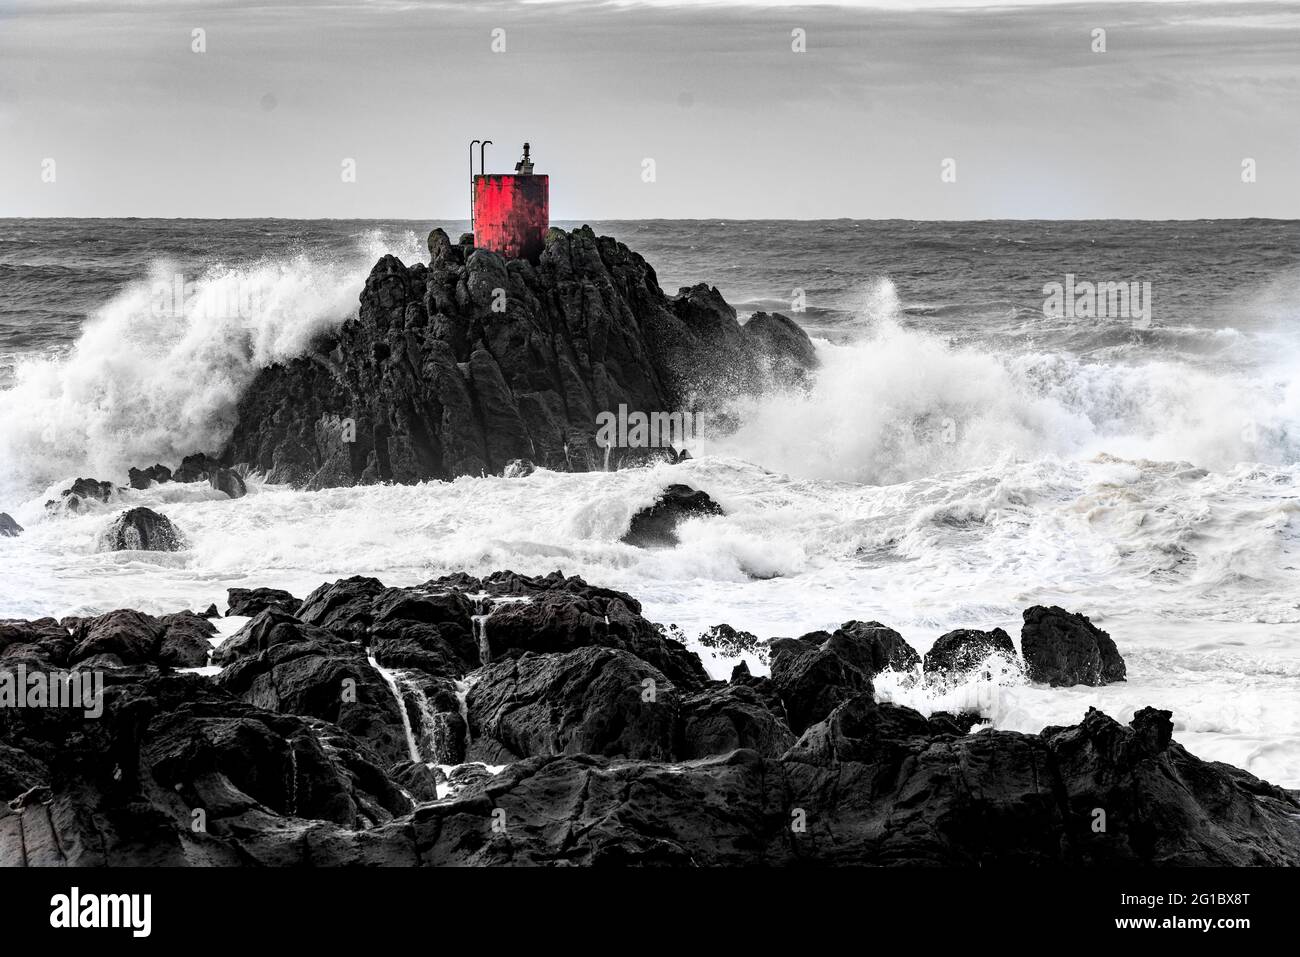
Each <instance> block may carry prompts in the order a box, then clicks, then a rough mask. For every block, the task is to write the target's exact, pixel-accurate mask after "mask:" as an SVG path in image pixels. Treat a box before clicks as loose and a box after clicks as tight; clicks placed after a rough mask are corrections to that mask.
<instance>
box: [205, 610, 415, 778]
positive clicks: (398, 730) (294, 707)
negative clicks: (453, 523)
mask: <svg viewBox="0 0 1300 957" xmlns="http://www.w3.org/2000/svg"><path fill="white" fill-rule="evenodd" d="M213 662H214V663H215V664H219V665H224V666H225V667H224V668H223V669H222V672H221V674H219V675H218V676H217V678H216V684H217V686H218V687H220V688H222V689H224V690H226V691H228V692H230V693H231V694H232V695H234V696H236V697H238V698H241V699H242V700H244V701H247V702H248V703H249V704H253V705H256V706H257V707H259V708H265V709H267V710H269V711H275V712H278V713H281V714H296V715H305V716H310V717H314V718H320V719H323V720H325V721H329V722H331V723H332V724H336V725H338V726H339V727H340V728H342V729H343V730H345V731H347V732H349V733H350V734H352V735H353V736H355V737H356V738H358V739H360V740H363V741H366V742H368V743H369V744H370V746H371V747H372V748H373V749H374V751H375V753H376V754H379V755H381V756H382V757H383V758H384V759H385V761H386V762H387V763H388V764H391V763H394V762H397V761H402V760H406V759H408V758H409V757H410V751H409V745H408V742H407V738H406V734H405V731H404V725H403V721H402V714H401V712H400V711H399V710H398V704H397V701H396V699H395V697H394V696H393V692H392V690H391V689H390V688H389V686H388V684H387V682H386V681H385V680H384V678H383V676H382V675H380V673H379V672H378V671H376V670H375V669H374V668H373V667H371V665H370V663H369V662H368V661H367V660H366V655H365V652H364V651H362V649H361V648H360V647H359V646H358V645H356V644H354V643H352V642H350V641H348V640H346V639H344V638H341V637H339V636H337V635H335V634H333V633H331V632H329V631H326V630H325V629H323V628H317V627H315V626H314V625H308V624H304V623H303V622H301V621H299V620H298V619H296V618H294V617H293V616H292V615H288V614H285V613H284V612H281V611H277V610H275V609H273V608H270V609H267V610H266V611H263V612H261V613H260V614H259V615H258V616H257V617H255V618H253V619H252V620H251V621H249V622H248V624H246V625H245V626H244V627H243V628H241V629H240V630H239V632H237V633H236V634H235V635H234V636H232V637H231V638H228V639H227V640H226V641H225V642H224V643H223V644H222V645H221V646H220V647H219V648H218V649H217V651H216V652H215V653H214V655H213Z"/></svg>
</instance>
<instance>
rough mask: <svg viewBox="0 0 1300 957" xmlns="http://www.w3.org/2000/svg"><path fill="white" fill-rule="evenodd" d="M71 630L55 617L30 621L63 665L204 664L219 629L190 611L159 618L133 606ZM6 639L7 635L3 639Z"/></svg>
mask: <svg viewBox="0 0 1300 957" xmlns="http://www.w3.org/2000/svg"><path fill="white" fill-rule="evenodd" d="M70 624H71V625H72V627H71V634H69V633H68V631H67V630H65V629H64V627H63V626H62V625H58V624H55V623H54V621H53V619H44V620H43V621H40V622H30V623H27V625H28V628H29V629H30V631H31V633H34V634H35V635H39V636H40V637H39V638H38V639H37V641H36V642H35V643H36V644H38V645H39V646H40V647H41V648H42V649H43V652H44V653H45V654H46V655H47V657H48V658H49V660H50V661H51V662H53V663H54V664H57V665H60V666H62V665H64V664H69V665H78V666H80V667H83V668H84V667H91V666H93V665H96V664H103V665H110V666H113V667H121V666H128V667H129V666H133V665H159V666H165V667H170V668H198V667H202V666H203V665H205V664H207V660H208V652H209V651H210V650H211V647H212V645H211V643H210V642H209V641H208V638H209V637H210V636H212V635H214V634H216V631H217V630H216V628H214V627H213V626H212V623H211V622H209V621H207V620H206V619H204V618H200V617H199V616H198V615H196V614H194V613H193V612H189V611H185V612H179V613H177V614H173V615H163V616H162V617H161V618H155V617H154V616H152V615H146V614H144V613H142V612H138V611H132V610H131V609H128V608H122V609H118V610H117V611H110V612H108V613H107V614H104V615H97V616H95V617H92V618H80V619H77V620H76V621H75V622H71V623H70ZM0 641H3V638H0Z"/></svg>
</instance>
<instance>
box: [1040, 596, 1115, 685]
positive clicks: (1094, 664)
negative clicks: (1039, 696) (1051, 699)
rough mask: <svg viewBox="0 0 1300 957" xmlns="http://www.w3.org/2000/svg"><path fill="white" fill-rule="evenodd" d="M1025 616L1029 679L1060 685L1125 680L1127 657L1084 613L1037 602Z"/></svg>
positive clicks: (1107, 682) (1098, 683)
mask: <svg viewBox="0 0 1300 957" xmlns="http://www.w3.org/2000/svg"><path fill="white" fill-rule="evenodd" d="M1024 619H1025V623H1024V626H1023V627H1022V628H1021V630H1020V651H1021V654H1022V655H1023V656H1024V659H1025V671H1026V674H1027V675H1028V677H1029V680H1030V681H1041V682H1045V683H1047V684H1050V685H1052V686H1053V687H1060V686H1063V685H1104V684H1109V683H1111V682H1113V681H1123V680H1124V676H1125V672H1126V669H1125V666H1124V659H1123V657H1122V656H1121V655H1120V653H1119V649H1118V648H1116V647H1115V642H1113V641H1112V640H1111V637H1110V635H1108V634H1106V632H1104V631H1102V630H1101V629H1100V628H1098V627H1097V626H1096V625H1094V624H1093V623H1092V622H1091V621H1089V620H1088V618H1087V617H1085V616H1084V615H1076V614H1072V613H1070V612H1068V611H1066V610H1065V609H1064V608H1059V607H1057V606H1056V605H1053V606H1051V607H1050V608H1045V607H1043V606H1042V605H1035V606H1034V607H1033V608H1027V609H1025V612H1024Z"/></svg>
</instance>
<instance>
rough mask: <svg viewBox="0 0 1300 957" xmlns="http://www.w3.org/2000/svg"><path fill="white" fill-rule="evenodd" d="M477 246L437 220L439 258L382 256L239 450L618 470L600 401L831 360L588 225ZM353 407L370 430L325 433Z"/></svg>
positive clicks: (299, 459)
mask: <svg viewBox="0 0 1300 957" xmlns="http://www.w3.org/2000/svg"><path fill="white" fill-rule="evenodd" d="M472 245H473V244H472V239H471V240H470V241H469V242H468V243H460V244H457V245H456V246H452V245H451V244H450V243H448V242H447V241H446V237H445V236H444V235H443V234H441V233H439V232H438V231H437V230H435V231H433V232H432V233H431V234H430V237H429V250H430V256H431V261H430V262H429V264H428V265H427V266H426V265H425V264H424V263H417V264H415V265H414V266H410V267H408V266H406V265H405V264H403V263H402V262H401V261H399V260H398V259H396V258H395V257H393V256H385V257H383V258H382V259H381V260H380V261H379V262H378V263H376V265H375V267H374V269H373V270H372V271H371V274H370V276H369V277H368V278H367V280H366V283H365V288H364V289H363V291H362V293H361V304H360V309H359V312H358V315H357V318H356V319H354V320H350V321H349V322H347V323H345V324H344V325H343V327H342V328H341V329H340V330H339V332H338V333H337V334H336V335H334V336H332V337H328V338H324V339H322V340H321V341H320V342H319V343H318V344H317V346H316V347H315V349H314V351H313V352H312V353H311V354H310V355H307V356H304V357H301V358H298V359H294V360H292V361H290V362H287V363H284V364H281V365H276V366H272V367H270V368H267V369H264V370H262V372H260V373H259V374H258V376H257V379H256V380H255V381H254V383H253V384H252V386H251V387H250V388H249V389H248V390H247V392H246V393H245V396H244V398H243V400H242V401H241V403H240V407H239V410H238V422H237V425H236V428H235V430H234V434H233V436H232V438H231V441H230V444H229V446H228V448H227V449H226V451H225V453H223V457H222V458H223V460H224V461H227V462H235V463H243V464H246V465H247V466H248V467H249V468H251V469H253V470H256V471H259V472H263V473H266V474H267V475H268V476H269V477H270V480H271V481H273V482H289V483H292V484H297V485H305V484H307V483H309V482H310V483H311V484H312V486H313V487H318V488H323V487H331V486H339V485H352V484H358V483H369V482H389V481H391V482H401V483H412V482H419V481H424V480H428V479H450V478H454V477H456V476H458V475H480V474H502V473H503V471H504V470H505V469H506V467H507V466H508V465H509V464H510V463H511V462H513V461H514V460H528V461H531V462H534V463H536V464H537V465H538V466H542V467H545V468H549V469H558V470H579V471H580V470H588V469H594V468H603V467H604V465H605V455H604V451H605V450H604V449H602V448H601V447H599V446H598V444H597V442H596V434H597V431H598V424H597V420H596V417H597V414H598V413H599V412H601V411H609V410H614V409H617V408H618V407H619V406H620V405H626V406H627V407H628V408H629V409H632V410H635V411H639V412H643V413H646V414H650V413H654V412H674V411H679V410H681V409H682V407H683V406H684V404H685V403H686V401H687V400H688V398H689V397H690V396H691V395H692V394H697V393H699V391H700V390H701V389H703V388H704V387H705V386H708V387H709V388H710V389H712V390H713V391H714V392H715V393H716V394H717V395H719V396H722V397H725V396H729V395H735V394H739V393H743V392H754V391H758V390H761V389H762V388H764V387H765V386H766V385H767V384H768V383H771V382H778V381H781V380H783V379H786V378H788V377H789V375H790V369H799V368H803V367H805V366H807V365H808V364H809V363H811V362H813V361H815V355H814V353H813V352H812V351H810V349H811V346H810V342H809V340H808V338H807V336H806V335H804V334H803V333H802V331H800V330H799V329H798V327H797V326H796V325H794V324H793V323H788V320H780V319H778V318H777V317H772V318H771V319H770V320H769V319H764V320H760V321H759V323H758V324H757V325H754V323H753V321H752V320H751V324H750V325H751V326H752V328H749V327H744V328H742V327H741V326H740V324H739V323H738V322H737V321H736V315H735V310H733V309H732V308H731V307H730V306H728V305H727V304H726V302H725V301H724V300H723V299H722V297H721V295H720V294H719V293H718V291H717V290H716V289H712V288H710V287H708V286H697V287H693V288H691V289H689V290H683V291H682V292H680V293H679V294H678V295H677V296H674V297H669V296H666V295H665V294H664V293H663V291H662V290H661V289H660V288H659V284H658V279H657V277H656V275H655V273H654V270H653V269H652V268H651V267H650V266H649V265H648V264H647V263H646V262H645V260H644V259H642V258H641V257H640V256H638V255H637V254H636V253H634V252H632V251H631V250H630V249H628V248H627V247H626V246H624V245H622V244H621V243H618V242H616V241H615V240H613V239H611V238H608V237H601V238H599V239H598V238H597V237H596V235H595V234H594V233H593V232H592V231H591V230H590V229H588V228H586V227H583V228H582V229H577V230H574V231H573V232H572V233H565V232H564V231H562V230H551V231H550V232H549V233H548V237H547V240H546V248H545V249H544V251H543V252H542V254H541V256H540V258H539V260H538V262H537V263H536V264H534V263H530V262H527V261H522V260H510V261H507V260H505V259H503V258H502V257H500V256H498V255H496V254H495V253H492V252H490V251H488V250H483V249H478V250H475V249H473V248H472ZM496 290H504V292H505V297H504V302H505V306H506V308H505V311H504V312H501V311H499V303H500V302H501V301H502V300H501V297H500V295H499V294H498V293H497V292H496ZM494 304H495V305H497V306H498V308H497V309H494ZM805 371H806V370H805ZM342 419H348V420H350V421H351V422H352V423H353V424H354V426H355V430H354V432H355V434H354V436H353V438H354V441H352V442H347V443H344V442H341V441H340V440H339V439H338V437H337V435H336V434H335V432H334V431H333V430H332V429H330V428H322V427H323V426H325V425H327V424H328V423H331V422H335V421H340V420H342ZM623 451H624V450H620V453H622V452H623ZM630 451H635V450H630ZM627 457H628V458H629V459H638V460H639V457H638V456H631V455H629V456H627ZM622 458H623V456H622V454H620V458H619V461H621V460H622ZM187 461H188V460H187ZM613 464H619V462H615V463H613Z"/></svg>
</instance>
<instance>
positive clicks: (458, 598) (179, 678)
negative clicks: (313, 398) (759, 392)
mask: <svg viewBox="0 0 1300 957" xmlns="http://www.w3.org/2000/svg"><path fill="white" fill-rule="evenodd" d="M257 591H260V592H261V594H260V595H258V596H257V597H258V598H260V599H274V598H275V597H276V596H275V595H274V593H272V592H270V591H268V590H254V591H250V592H248V593H247V594H246V596H245V597H248V598H249V599H250V600H253V596H254V592H257ZM289 597H292V596H289ZM285 603H286V602H275V601H270V600H268V601H267V602H266V604H265V607H263V608H262V610H261V611H259V612H258V614H257V615H256V616H255V617H254V618H252V619H251V620H250V621H249V622H248V624H247V625H246V626H245V628H244V629H242V630H241V631H240V632H239V633H238V634H237V635H235V636H233V637H232V638H230V639H227V640H226V641H225V642H224V643H223V644H222V646H221V647H220V649H219V651H218V652H217V654H216V663H217V664H220V665H223V670H222V672H221V673H220V675H218V676H216V677H215V678H207V677H202V676H199V675H193V674H188V675H180V674H175V673H169V671H168V669H169V668H171V667H175V666H177V665H178V664H179V663H181V662H183V661H186V660H190V659H189V658H188V657H187V656H189V655H191V654H192V653H193V652H196V651H197V650H199V649H200V646H201V645H203V644H208V643H210V640H209V639H210V637H211V635H212V625H211V623H210V622H208V621H207V620H206V619H204V618H201V617H199V616H197V615H194V614H193V613H190V612H184V613H180V614H177V615H169V616H164V617H162V618H155V617H152V616H148V615H142V614H140V613H139V612H135V611H130V610H121V611H117V612H112V613H110V614H108V615H102V616H97V617H95V618H83V619H66V620H64V621H63V622H55V621H53V620H52V619H43V620H39V621H32V622H13V621H9V622H0V691H2V690H3V688H4V687H5V681H6V680H7V677H8V676H11V675H12V674H13V673H14V672H15V669H19V668H22V669H27V670H28V671H30V670H31V669H34V668H40V669H43V670H45V671H46V672H59V671H61V670H63V669H68V668H71V669H72V673H74V674H76V673H85V672H86V671H87V670H88V669H92V668H93V669H94V670H95V672H96V673H97V674H100V675H102V677H103V680H104V688H103V697H102V704H103V713H102V716H101V717H99V718H97V719H88V718H87V717H86V716H85V715H84V714H82V712H80V711H77V710H75V709H67V708H30V709H29V708H22V707H5V708H0V866H4V865H42V864H74V865H76V864H81V865H96V866H105V865H111V866H130V865H140V866H162V865H177V864H202V865H210V864H226V865H231V864H262V865H315V866H337V865H376V864H380V865H400V866H414V865H430V866H440V865H458V864H469V865H480V864H660V865H681V866H708V865H744V866H756V865H795V864H828V865H845V864H857V865H892V864H902V865H921V864H926V865H930V864H933V865H961V866H971V867H976V866H993V865H1003V866H1005V865H1007V864H1012V865H1022V866H1047V865H1056V866H1087V865H1100V866H1110V865H1124V864H1139V865H1179V866H1190V865H1225V866H1245V865H1266V864H1267V865H1292V866H1297V865H1300V801H1297V796H1296V795H1295V794H1292V793H1289V792H1287V791H1284V790H1282V789H1280V788H1276V787H1273V786H1272V785H1269V784H1267V783H1266V782H1264V781H1261V780H1259V779H1258V778H1255V777H1254V776H1252V775H1250V774H1248V773H1246V772H1244V771H1239V770H1237V769H1235V768H1231V767H1229V766H1227V765H1223V764H1218V763H1213V762H1206V761H1201V760H1199V759H1198V758H1195V757H1194V756H1192V755H1190V754H1188V753H1187V752H1186V751H1185V750H1184V749H1183V748H1182V747H1180V746H1179V745H1178V744H1176V743H1175V742H1174V741H1173V740H1172V731H1173V726H1172V721H1171V716H1170V713H1169V712H1167V711H1156V710H1153V709H1150V708H1147V709H1143V710H1141V711H1139V712H1138V713H1137V714H1136V715H1135V717H1134V719H1133V721H1132V722H1131V723H1130V724H1129V725H1128V726H1124V725H1121V724H1119V723H1118V722H1116V721H1114V720H1112V719H1111V718H1108V717H1106V716H1105V715H1103V714H1101V713H1099V712H1096V711H1090V712H1089V713H1088V715H1087V716H1086V717H1085V718H1084V720H1083V721H1082V722H1081V723H1080V724H1078V725H1076V726H1073V727H1068V728H1047V729H1045V730H1044V731H1043V732H1042V733H1041V734H1035V735H1030V734H1020V733H1015V732H1006V731H990V730H983V731H979V732H977V733H974V734H967V733H966V731H967V729H968V728H969V727H970V725H971V721H972V720H973V718H971V717H970V716H954V715H934V716H932V717H930V718H928V719H927V718H925V717H923V716H922V715H920V714H919V713H917V712H915V711H912V710H910V709H908V708H903V707H898V706H894V705H888V704H877V703H876V702H875V701H874V700H873V697H872V694H871V686H872V679H873V677H874V676H876V675H878V674H879V673H880V672H881V671H882V670H884V669H886V668H892V669H899V670H910V671H913V672H916V671H917V669H918V666H919V664H920V660H919V658H918V656H917V655H916V652H915V651H914V650H913V649H911V648H910V647H909V646H908V645H907V643H906V642H905V641H903V640H902V638H901V636H899V635H898V633H897V632H894V631H892V630H891V629H889V628H886V627H885V626H884V625H881V624H880V623H878V622H859V621H851V622H846V623H845V624H844V625H842V626H841V627H840V628H838V629H836V630H835V631H834V632H833V633H826V632H814V633H812V634H809V635H805V636H804V637H802V638H798V639H775V640H773V641H772V642H771V662H772V677H771V678H767V677H761V676H755V675H752V674H750V672H749V670H748V668H747V667H746V666H744V665H743V664H742V665H739V666H737V667H736V668H735V670H734V671H733V673H732V676H731V680H730V681H727V682H722V681H710V680H709V679H708V678H707V676H706V675H705V674H704V671H703V668H702V667H701V666H700V663H699V661H698V659H696V658H695V657H694V656H693V655H691V654H689V652H687V651H686V649H685V648H684V647H683V646H682V645H681V644H680V643H678V642H675V641H673V640H672V639H670V638H668V637H666V636H665V635H664V634H661V632H660V630H659V629H657V628H656V627H655V626H654V625H652V624H651V623H650V622H648V621H646V620H645V619H644V617H643V616H642V615H641V610H640V605H639V603H637V601H636V600H635V599H634V598H632V597H631V596H629V595H625V594H623V593H620V592H616V591H613V590H610V589H603V588H599V587H597V586H591V585H588V584H587V583H585V582H583V581H582V580H581V579H578V578H571V577H565V576H563V575H561V574H559V573H555V574H552V575H547V576H536V577H532V576H521V575H515V574H512V573H509V572H502V573H498V574H495V575H491V576H488V577H486V578H476V577H472V576H469V575H463V574H456V575H448V576H443V577H442V578H438V579H434V580H432V581H429V582H426V583H425V584H423V585H420V586H415V587H411V588H388V587H386V586H384V585H383V583H382V582H379V581H376V580H375V579H370V578H360V577H358V578H351V579H344V580H341V581H338V582H334V583H331V584H326V585H322V586H321V587H320V588H318V589H316V590H315V591H314V592H312V594H311V595H310V596H308V598H307V600H306V601H304V602H302V603H301V605H300V606H299V608H298V609H296V611H295V612H293V613H291V612H289V611H286V610H284V607H283V606H284V604H285ZM1049 611H1050V610H1049ZM309 619H310V620H309ZM719 631H721V630H720V629H719ZM737 634H739V633H737ZM953 634H954V635H955V634H956V633H953ZM980 636H983V638H984V639H988V641H989V642H991V643H993V644H995V645H997V646H1001V644H1002V640H1001V637H999V636H998V635H997V633H980V632H968V633H966V634H964V635H961V636H958V637H951V638H950V640H949V641H948V642H946V643H945V645H944V646H937V647H940V650H943V648H944V647H947V646H951V648H950V649H949V650H950V651H952V653H953V656H954V660H957V661H960V660H961V656H962V655H963V654H965V653H966V650H967V649H975V648H978V647H983V643H982V640H977V639H979V638H980ZM945 637H949V636H945ZM368 653H369V655H373V656H374V658H375V661H376V662H378V663H379V665H381V666H382V668H383V669H384V670H382V671H381V670H380V668H379V667H376V665H375V664H372V663H371V661H370V660H368V657H369V656H368ZM971 653H972V654H973V651H972V652H971ZM944 667H945V668H946V667H947V665H946V664H945V665H944ZM462 695H463V702H462V700H461V696H462ZM462 707H463V709H464V712H463V714H462V711H461V708H462ZM466 719H468V720H466ZM412 752H415V753H414V754H413V753H412ZM466 760H468V761H470V762H473V763H461V762H465V761H466ZM431 763H437V764H453V763H454V764H458V766H457V767H454V768H451V769H450V770H447V771H446V772H445V773H444V770H443V769H441V768H437V767H431V766H430V764H431ZM503 764H504V765H507V766H506V767H505V768H504V769H502V768H500V767H499V765H503ZM440 795H441V797H440ZM417 802H418V804H417ZM1097 808H1102V809H1104V810H1105V813H1106V827H1105V829H1104V830H1101V831H1098V830H1094V827H1093V824H1094V822H1095V820H1096V817H1095V810H1096V809H1097ZM196 812H202V819H203V820H204V821H205V827H204V828H203V829H195V828H194V827H193V823H194V821H195V820H196V819H197V818H196ZM502 825H504V826H502Z"/></svg>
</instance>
